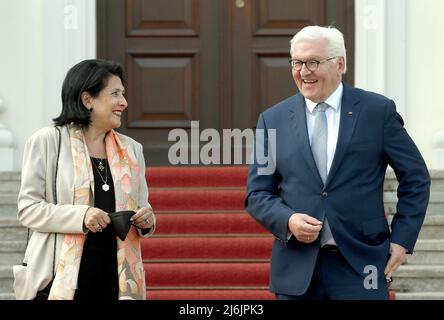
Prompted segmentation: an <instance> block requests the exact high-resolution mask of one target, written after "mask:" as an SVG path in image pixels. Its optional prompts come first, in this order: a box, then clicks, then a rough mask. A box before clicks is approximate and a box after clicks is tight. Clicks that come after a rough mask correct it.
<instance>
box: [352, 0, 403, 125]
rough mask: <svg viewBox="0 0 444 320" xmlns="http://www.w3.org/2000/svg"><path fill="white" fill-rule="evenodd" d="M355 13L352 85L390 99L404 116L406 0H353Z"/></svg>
mask: <svg viewBox="0 0 444 320" xmlns="http://www.w3.org/2000/svg"><path fill="white" fill-rule="evenodd" d="M355 15H356V16H355V17H356V19H355V21H356V26H355V44H356V47H355V85H356V87H359V88H362V89H365V90H369V91H373V92H377V93H380V94H383V95H385V96H387V97H389V98H391V99H393V100H394V101H395V103H396V106H397V110H398V112H399V113H400V114H401V115H402V116H403V117H404V118H405V116H406V114H405V111H406V105H405V104H406V98H405V95H406V92H405V91H406V83H405V75H406V43H405V42H406V40H405V38H406V35H405V28H406V25H405V24H406V21H405V16H406V4H405V0H390V1H385V0H356V1H355Z"/></svg>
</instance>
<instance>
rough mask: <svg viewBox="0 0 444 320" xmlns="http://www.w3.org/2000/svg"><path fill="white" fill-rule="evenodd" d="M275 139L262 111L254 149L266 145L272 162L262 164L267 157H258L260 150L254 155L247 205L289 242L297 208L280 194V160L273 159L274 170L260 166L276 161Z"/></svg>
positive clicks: (271, 230)
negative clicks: (273, 153) (274, 155)
mask: <svg viewBox="0 0 444 320" xmlns="http://www.w3.org/2000/svg"><path fill="white" fill-rule="evenodd" d="M262 137H263V138H262ZM269 141H270V143H269ZM273 143H274V144H276V141H272V140H271V139H270V137H269V133H268V131H267V127H266V123H265V119H264V116H263V114H261V115H260V116H259V120H258V123H257V126H256V137H255V148H254V150H255V152H256V153H257V152H258V148H257V147H258V146H259V145H262V146H263V150H265V152H264V155H268V157H267V159H268V162H267V163H265V164H262V163H263V162H265V161H258V155H257V154H255V155H254V156H253V157H252V158H253V159H254V160H253V161H252V162H253V163H252V164H251V166H250V168H249V172H248V178H247V196H246V199H245V209H246V210H247V211H248V212H249V213H250V214H251V215H252V216H253V217H254V218H255V219H256V220H257V221H258V222H259V223H260V224H261V225H262V226H264V227H265V228H266V229H267V230H268V231H270V232H271V233H272V234H273V235H274V236H275V237H276V238H277V239H278V240H280V241H281V242H287V240H288V220H289V219H290V217H291V215H292V214H293V213H294V210H292V209H291V208H290V207H288V206H287V205H286V204H285V203H284V201H283V200H282V198H281V197H280V196H279V187H278V186H279V181H280V177H279V174H278V172H277V170H276V163H275V162H272V166H273V169H274V170H272V172H271V171H270V170H263V171H262V170H260V169H264V167H267V166H268V167H269V166H270V162H269V161H273V160H272V159H273V157H272V150H273V148H272V149H271V150H270V149H269V146H271V145H272V144H273ZM260 149H262V148H259V156H260V153H261V152H260V151H261V150H260ZM267 171H268V172H267ZM266 173H267V174H266Z"/></svg>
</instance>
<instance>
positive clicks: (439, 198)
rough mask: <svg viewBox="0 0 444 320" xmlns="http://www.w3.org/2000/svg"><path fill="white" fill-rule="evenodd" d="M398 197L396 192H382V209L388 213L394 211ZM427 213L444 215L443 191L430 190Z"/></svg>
mask: <svg viewBox="0 0 444 320" xmlns="http://www.w3.org/2000/svg"><path fill="white" fill-rule="evenodd" d="M397 202H398V198H397V196H396V192H384V209H385V212H387V213H389V214H394V213H396V204H397ZM427 215H444V192H435V191H432V192H430V200H429V205H428V207H427Z"/></svg>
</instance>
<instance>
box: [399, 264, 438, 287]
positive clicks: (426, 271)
mask: <svg viewBox="0 0 444 320" xmlns="http://www.w3.org/2000/svg"><path fill="white" fill-rule="evenodd" d="M392 289H394V290H395V291H396V292H443V291H444V265H402V266H400V267H399V268H398V270H396V272H395V273H394V275H393V283H392Z"/></svg>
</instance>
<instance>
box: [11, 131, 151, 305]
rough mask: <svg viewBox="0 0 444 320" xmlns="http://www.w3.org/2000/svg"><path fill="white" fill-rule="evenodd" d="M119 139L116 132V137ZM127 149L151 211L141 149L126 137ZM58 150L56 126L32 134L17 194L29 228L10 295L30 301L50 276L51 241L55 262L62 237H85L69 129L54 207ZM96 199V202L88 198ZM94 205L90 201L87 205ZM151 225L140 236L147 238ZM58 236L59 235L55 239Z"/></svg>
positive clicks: (142, 201)
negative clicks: (13, 293)
mask: <svg viewBox="0 0 444 320" xmlns="http://www.w3.org/2000/svg"><path fill="white" fill-rule="evenodd" d="M119 135H120V134H119ZM125 141H127V146H126V149H127V150H128V152H129V153H131V152H132V153H133V155H134V156H135V158H136V159H137V160H138V163H139V166H140V169H141V170H140V192H139V194H138V195H134V196H135V197H134V198H136V199H139V207H148V208H149V207H151V206H150V204H149V203H148V187H147V184H146V180H145V160H144V157H143V148H142V145H141V144H140V143H138V142H136V141H135V140H133V139H131V138H129V137H126V139H125ZM57 150H58V133H57V131H56V129H55V128H54V127H46V128H42V129H40V130H38V131H37V132H36V133H34V134H33V135H32V136H31V137H30V138H29V139H28V141H27V142H26V144H25V148H24V154H23V163H22V175H21V187H20V192H19V196H18V218H19V220H20V222H21V223H22V225H23V226H25V227H27V228H30V229H31V230H32V231H33V233H32V236H31V237H30V240H29V243H28V247H27V249H26V252H25V257H24V260H23V262H24V263H25V264H27V266H22V265H17V266H14V267H13V272H14V278H15V279H14V291H15V295H16V298H17V299H34V297H35V295H36V293H37V291H40V290H43V289H44V288H45V287H46V286H47V285H48V283H49V282H50V281H51V280H52V278H53V274H54V272H53V257H54V237H55V236H57V240H56V241H57V244H56V254H55V256H56V257H55V258H56V260H55V261H56V263H55V267H57V261H58V258H59V253H60V249H61V247H62V243H63V237H64V234H65V233H86V232H87V231H88V230H87V229H84V227H83V220H84V216H85V213H86V211H87V209H88V208H89V206H87V205H74V204H73V202H74V193H73V191H74V172H73V162H72V156H71V142H70V137H69V132H68V129H67V127H65V126H64V127H62V128H61V147H60V159H59V167H58V173H57V181H56V186H57V200H58V203H57V204H54V196H53V194H54V177H55V166H56V158H57ZM92 201H94V200H92ZM92 205H93V203H91V206H92ZM154 230H155V224H154V227H153V228H152V229H150V231H149V232H148V233H146V234H142V232H141V231H140V230H139V234H140V235H141V236H142V237H149V236H150V235H152V234H153V232H154ZM56 234H57V235H56Z"/></svg>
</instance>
